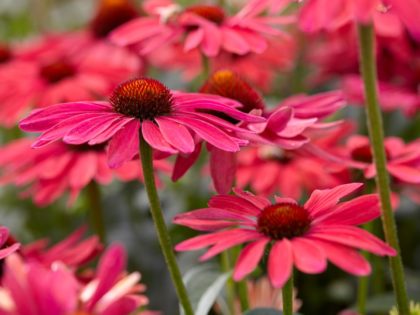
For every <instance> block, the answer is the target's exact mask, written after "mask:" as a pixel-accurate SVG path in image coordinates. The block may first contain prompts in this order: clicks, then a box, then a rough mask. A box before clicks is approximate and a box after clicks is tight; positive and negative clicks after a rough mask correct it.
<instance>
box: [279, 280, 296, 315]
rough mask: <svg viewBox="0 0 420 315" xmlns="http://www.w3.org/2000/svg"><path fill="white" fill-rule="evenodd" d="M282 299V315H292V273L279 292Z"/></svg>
mask: <svg viewBox="0 0 420 315" xmlns="http://www.w3.org/2000/svg"><path fill="white" fill-rule="evenodd" d="M281 293H282V297H283V315H293V272H292V273H291V274H290V278H289V280H287V282H286V284H285V285H284V286H283V289H282V291H281Z"/></svg>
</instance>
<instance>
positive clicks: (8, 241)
mask: <svg viewBox="0 0 420 315" xmlns="http://www.w3.org/2000/svg"><path fill="white" fill-rule="evenodd" d="M19 248H20V243H18V242H16V241H15V240H14V239H13V238H12V237H11V235H10V234H9V229H8V228H6V227H4V226H0V260H1V259H3V258H5V257H7V256H9V255H10V254H12V253H14V252H15V251H17V250H18V249H19Z"/></svg>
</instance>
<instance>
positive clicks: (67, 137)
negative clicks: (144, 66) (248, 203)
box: [20, 78, 265, 168]
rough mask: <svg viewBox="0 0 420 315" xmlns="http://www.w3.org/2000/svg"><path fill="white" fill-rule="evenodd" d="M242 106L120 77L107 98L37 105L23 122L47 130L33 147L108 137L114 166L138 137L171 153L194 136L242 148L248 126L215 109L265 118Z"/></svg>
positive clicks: (190, 145) (192, 142)
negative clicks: (243, 134)
mask: <svg viewBox="0 0 420 315" xmlns="http://www.w3.org/2000/svg"><path fill="white" fill-rule="evenodd" d="M240 106H241V105H240V104H239V103H238V102H235V101H233V100H230V99H227V98H224V97H220V96H216V95H207V94H200V93H183V92H177V91H171V90H169V89H168V88H167V87H166V86H164V85H163V84H162V83H160V82H159V81H157V80H154V79H150V78H139V79H132V80H129V81H126V82H123V83H121V84H120V85H119V86H118V87H117V88H116V89H115V90H114V92H113V93H112V95H111V97H110V101H109V102H75V103H63V104H57V105H55V106H50V107H48V108H45V109H39V110H37V111H34V112H33V113H32V114H30V115H29V116H28V117H27V118H25V119H23V120H22V121H21V123H20V127H21V128H22V129H23V130H25V131H31V132H43V133H42V135H41V136H40V137H39V138H38V140H37V141H36V142H35V143H34V147H41V146H44V145H47V144H49V143H52V142H54V141H56V140H58V139H63V141H64V142H66V143H68V144H77V145H80V144H84V143H86V144H89V145H98V144H101V143H104V142H106V141H109V147H108V151H107V155H108V164H109V165H110V166H111V167H112V168H116V167H119V166H121V165H122V164H123V163H124V162H126V161H130V160H132V159H133V158H134V157H136V156H137V155H138V150H139V142H140V138H143V139H144V141H146V142H147V143H148V144H149V145H151V146H152V147H153V148H154V149H156V150H159V151H163V152H165V153H167V154H173V153H178V152H182V153H186V154H188V153H192V152H193V151H194V150H195V149H196V139H203V140H205V141H208V142H209V143H210V144H211V145H213V146H215V147H217V148H219V149H221V150H224V151H229V152H236V151H239V148H240V146H241V145H246V144H247V143H248V141H246V140H244V139H243V138H238V137H237V134H236V133H234V131H238V130H239V131H241V132H244V133H246V132H247V130H246V129H244V128H241V127H238V126H236V125H234V124H232V123H230V122H227V121H226V120H223V119H220V118H218V117H216V115H215V114H214V113H219V114H221V113H223V114H226V115H228V116H229V117H231V118H233V119H236V120H238V121H244V122H247V123H252V122H262V121H265V119H264V118H262V117H259V116H255V115H251V114H246V113H242V112H241V111H239V110H237V109H236V107H240ZM209 110H211V111H212V113H208V111H209ZM206 111H207V112H206Z"/></svg>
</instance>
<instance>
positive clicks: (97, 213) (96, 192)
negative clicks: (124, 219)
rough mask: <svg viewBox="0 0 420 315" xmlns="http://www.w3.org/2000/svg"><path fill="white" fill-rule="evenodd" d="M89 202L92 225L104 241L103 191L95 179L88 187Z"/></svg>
mask: <svg viewBox="0 0 420 315" xmlns="http://www.w3.org/2000/svg"><path fill="white" fill-rule="evenodd" d="M86 190H87V195H88V202H89V208H90V212H89V216H90V221H91V222H92V223H91V224H92V227H93V229H94V230H95V233H96V234H97V235H98V236H99V239H100V240H101V242H102V243H105V241H106V232H105V223H104V214H103V208H102V203H101V191H100V189H99V186H98V184H97V183H96V182H95V181H93V180H92V181H91V182H90V183H89V185H87V187H86Z"/></svg>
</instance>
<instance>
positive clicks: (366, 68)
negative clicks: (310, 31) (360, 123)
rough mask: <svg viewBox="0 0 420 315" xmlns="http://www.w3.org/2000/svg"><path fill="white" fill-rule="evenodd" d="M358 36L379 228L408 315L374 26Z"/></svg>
mask: <svg viewBox="0 0 420 315" xmlns="http://www.w3.org/2000/svg"><path fill="white" fill-rule="evenodd" d="M358 35H359V50H360V51H359V53H360V70H361V73H362V77H363V82H364V88H365V98H366V113H367V120H368V130H369V137H370V142H371V146H372V149H373V158H374V161H375V167H376V174H377V175H376V178H375V180H376V186H377V189H378V191H379V197H380V200H381V207H382V215H381V219H382V225H383V229H384V234H385V239H386V241H387V242H388V244H389V245H391V246H392V247H393V248H394V249H395V250H396V251H397V255H396V256H395V257H390V267H391V274H392V282H393V286H394V291H395V296H396V299H397V306H398V311H399V314H400V315H409V305H408V297H407V291H406V287H405V276H404V267H403V263H402V259H401V250H400V245H399V241H398V235H397V227H396V224H395V218H394V214H393V212H392V206H391V198H390V188H389V175H388V171H387V169H386V155H385V148H384V142H383V141H384V135H383V125H382V116H381V110H380V107H379V102H378V91H377V78H376V73H377V72H376V60H375V51H374V48H375V47H374V39H375V38H374V30H373V26H372V25H362V24H359V25H358Z"/></svg>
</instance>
